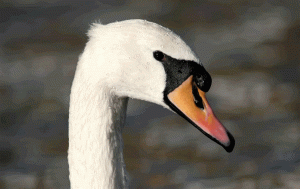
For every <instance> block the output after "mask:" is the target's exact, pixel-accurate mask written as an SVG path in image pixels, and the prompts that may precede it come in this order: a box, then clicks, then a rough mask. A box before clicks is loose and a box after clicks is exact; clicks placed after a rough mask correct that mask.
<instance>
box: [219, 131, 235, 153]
mask: <svg viewBox="0 0 300 189" xmlns="http://www.w3.org/2000/svg"><path fill="white" fill-rule="evenodd" d="M227 135H228V138H229V142H228V143H227V144H225V145H224V144H223V145H222V146H223V148H224V149H225V150H226V152H228V153H230V152H232V151H233V148H234V146H235V140H234V138H233V136H232V135H231V134H230V133H229V132H228V131H227Z"/></svg>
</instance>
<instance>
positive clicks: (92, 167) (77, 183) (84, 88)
mask: <svg viewBox="0 0 300 189" xmlns="http://www.w3.org/2000/svg"><path fill="white" fill-rule="evenodd" d="M79 75H80V73H76V75H75V78H74V81H73V86H72V89H71V99H70V115H69V152H68V161H69V169H70V183H71V188H72V189H84V188H89V189H96V188H97V189H98V188H107V189H111V188H120V189H121V188H127V186H126V185H127V184H126V175H125V166H124V159H123V140H122V128H123V125H124V121H125V117H126V108H127V102H128V98H118V97H116V96H113V95H112V94H111V93H110V91H109V90H107V89H106V87H104V86H99V84H98V85H96V84H90V83H87V82H84V78H81V77H80V76H79ZM79 77H80V78H79Z"/></svg>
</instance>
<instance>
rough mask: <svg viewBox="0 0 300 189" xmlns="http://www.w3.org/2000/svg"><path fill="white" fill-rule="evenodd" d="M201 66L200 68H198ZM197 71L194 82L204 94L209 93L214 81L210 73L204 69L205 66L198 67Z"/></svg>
mask: <svg viewBox="0 0 300 189" xmlns="http://www.w3.org/2000/svg"><path fill="white" fill-rule="evenodd" d="M198 66H199V67H198ZM197 67H198V68H197V69H196V70H195V72H194V74H193V75H194V77H193V80H194V82H195V83H196V85H197V87H198V88H199V89H201V90H202V91H203V92H207V91H208V90H209V89H210V86H211V83H212V79H211V76H210V75H209V73H208V72H207V71H206V70H205V69H204V67H203V66H201V65H197Z"/></svg>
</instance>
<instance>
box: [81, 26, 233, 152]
mask: <svg viewBox="0 0 300 189" xmlns="http://www.w3.org/2000/svg"><path fill="white" fill-rule="evenodd" d="M88 35H89V42H88V43H87V45H86V48H85V51H84V53H83V54H82V56H81V58H80V59H81V60H82V61H79V63H78V66H80V67H82V70H85V73H86V76H87V77H89V79H88V80H89V81H95V82H96V83H99V84H105V86H107V88H108V89H109V91H110V92H111V94H115V95H117V96H119V97H131V98H137V99H142V100H146V101H150V102H154V103H156V104H159V105H162V106H164V107H166V108H168V109H171V110H172V111H174V112H176V113H178V114H179V115H181V116H182V117H183V118H185V119H186V120H187V121H188V122H190V123H191V124H192V125H193V126H195V127H196V128H197V129H198V130H200V131H201V132H202V133H204V134H205V135H206V136H208V137H209V138H210V139H212V140H214V141H215V142H217V143H218V144H220V145H221V146H222V147H224V149H225V150H226V151H227V152H231V151H232V150H233V148H234V144H235V141H234V138H233V137H232V135H231V134H230V133H229V132H228V131H227V130H226V128H225V127H224V126H223V125H222V124H221V123H220V121H219V120H218V119H217V118H216V116H215V115H214V113H213V111H212V109H211V107H210V105H209V104H208V102H207V100H206V98H205V93H206V92H208V90H209V89H210V86H211V84H212V79H211V76H210V74H209V73H208V72H207V71H206V70H205V68H204V67H203V65H202V64H200V63H199V60H198V58H197V57H196V55H195V54H194V53H193V51H192V50H191V49H190V48H189V47H188V46H187V45H186V43H185V42H184V41H183V40H182V39H181V38H180V37H179V36H177V35H176V34H174V33H173V32H172V31H170V30H169V29H167V28H164V27H162V26H160V25H158V24H155V23H152V22H148V21H144V20H127V21H122V22H115V23H110V24H107V25H102V24H94V25H93V26H92V28H91V29H90V31H89V33H88ZM83 60H85V61H83Z"/></svg>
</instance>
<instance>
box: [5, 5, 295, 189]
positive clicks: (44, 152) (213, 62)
mask: <svg viewBox="0 0 300 189" xmlns="http://www.w3.org/2000/svg"><path fill="white" fill-rule="evenodd" d="M299 8H300V6H299V1H298V0H290V1H282V0H226V1H224V0H200V1H196V0H187V1H182V0H152V1H138V0H98V1H91V0H76V1H60V0H48V1H44V0H30V1H25V0H15V1H9V0H1V1H0V188H1V189H2V188H3V189H50V188H58V189H66V188H69V180H68V174H69V172H68V164H67V149H68V107H69V95H70V87H71V83H72V80H73V76H74V71H75V67H76V63H77V60H78V56H79V54H80V53H81V52H82V51H83V48H84V45H85V43H86V41H87V37H86V32H87V30H88V28H89V26H90V24H91V23H93V22H95V21H99V20H100V21H101V22H102V23H104V24H106V23H110V22H114V21H121V20H126V19H133V18H139V19H146V20H149V21H153V22H156V23H158V24H160V25H163V26H165V27H168V28H170V29H171V30H173V31H174V32H175V33H177V34H178V35H180V36H181V37H182V38H183V40H184V41H186V42H187V44H188V45H189V46H191V47H192V49H193V50H194V51H195V53H196V54H197V55H198V57H199V59H200V60H201V62H202V63H203V64H204V66H205V68H206V70H208V72H209V73H210V74H211V75H212V78H213V85H212V88H211V89H210V91H209V92H208V94H207V96H208V100H209V102H210V104H211V106H212V108H213V109H214V110H215V113H216V115H217V116H218V118H219V119H220V120H221V122H222V123H223V124H224V125H225V127H226V128H228V130H229V131H230V132H231V133H232V134H233V136H234V137H235V139H236V147H235V149H234V151H233V152H232V153H230V154H228V153H226V152H225V150H224V149H223V148H222V147H220V146H219V145H217V144H215V143H214V142H213V141H211V140H209V139H208V138H206V137H205V136H204V135H203V134H202V133H200V132H199V131H198V130H197V129H195V128H194V127H193V126H191V125H190V124H189V123H187V122H186V121H185V120H183V119H182V118H181V117H179V116H178V115H175V114H173V113H172V112H170V111H168V110H166V109H164V108H162V107H160V106H157V105H155V104H151V103H148V102H144V101H138V100H132V99H130V101H129V106H128V116H127V120H126V126H125V129H124V133H123V136H124V142H125V151H124V153H125V162H126V166H127V171H128V172H129V174H130V177H131V182H130V186H131V188H136V189H137V188H143V189H144V188H146V189H147V188H158V189H165V188H175V189H176V188H178V189H179V188H180V189H181V188H183V189H197V188H215V189H217V188H218V189H240V188H242V189H244V188H245V189H256V188H263V189H265V188H266V189H267V188H272V189H273V188H300V151H299V142H300V124H299V103H300V100H299V98H298V97H299V84H300V80H299V79H300V65H299V62H300V21H299V19H300V9H299Z"/></svg>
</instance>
